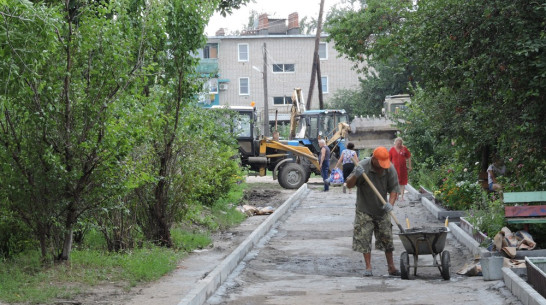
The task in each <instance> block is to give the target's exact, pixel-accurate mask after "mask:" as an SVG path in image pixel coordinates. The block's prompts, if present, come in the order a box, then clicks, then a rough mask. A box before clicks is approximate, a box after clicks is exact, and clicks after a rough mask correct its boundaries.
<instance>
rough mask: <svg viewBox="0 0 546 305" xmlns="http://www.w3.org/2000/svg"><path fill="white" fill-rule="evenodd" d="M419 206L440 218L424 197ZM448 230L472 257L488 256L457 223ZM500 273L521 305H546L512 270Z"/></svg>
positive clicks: (416, 193)
mask: <svg viewBox="0 0 546 305" xmlns="http://www.w3.org/2000/svg"><path fill="white" fill-rule="evenodd" d="M406 189H407V190H408V191H409V192H410V193H411V194H413V195H417V196H420V195H421V194H420V193H419V191H417V190H416V189H415V188H413V187H412V186H411V185H409V184H408V185H407V186H406ZM421 204H423V206H425V208H426V209H427V210H429V212H431V213H432V214H433V215H435V216H437V217H438V219H441V218H442V217H441V215H440V214H441V210H440V209H439V208H438V207H437V206H436V205H435V204H433V203H432V202H431V201H430V200H428V199H427V198H425V197H421ZM444 218H445V216H444ZM450 219H451V217H450ZM449 229H450V230H451V234H453V236H454V237H455V239H457V241H459V242H460V243H461V244H463V245H464V246H465V247H467V248H468V249H469V250H470V252H472V254H473V255H474V256H476V257H484V256H486V253H487V254H489V251H487V249H485V248H483V247H480V244H479V243H478V242H477V241H476V240H474V238H472V237H471V236H469V235H468V234H466V232H465V231H464V230H463V229H461V228H460V227H459V225H458V224H457V223H455V222H450V223H449ZM502 273H503V281H504V284H505V285H506V287H507V288H508V289H509V290H510V292H512V294H513V295H515V296H516V297H517V298H518V299H519V300H520V301H521V302H522V303H523V305H546V298H544V297H543V296H542V295H540V294H539V293H538V292H537V291H536V290H534V289H533V287H531V285H529V284H528V283H527V282H526V281H525V280H523V279H522V278H521V277H520V276H519V275H518V274H517V273H516V272H514V270H512V269H511V268H507V267H503V268H502Z"/></svg>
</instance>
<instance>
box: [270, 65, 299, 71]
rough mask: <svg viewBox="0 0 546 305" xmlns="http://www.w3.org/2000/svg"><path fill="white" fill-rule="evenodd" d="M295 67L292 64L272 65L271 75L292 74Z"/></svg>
mask: <svg viewBox="0 0 546 305" xmlns="http://www.w3.org/2000/svg"><path fill="white" fill-rule="evenodd" d="M294 72H296V65H294V64H274V65H273V73H294Z"/></svg>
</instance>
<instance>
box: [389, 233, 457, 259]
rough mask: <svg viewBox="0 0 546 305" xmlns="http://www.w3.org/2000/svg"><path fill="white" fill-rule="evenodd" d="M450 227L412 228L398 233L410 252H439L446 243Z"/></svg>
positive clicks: (418, 253) (416, 253)
mask: <svg viewBox="0 0 546 305" xmlns="http://www.w3.org/2000/svg"><path fill="white" fill-rule="evenodd" d="M449 232H450V230H449V228H448V227H436V228H411V229H406V230H404V233H398V236H399V237H400V240H401V241H402V245H404V248H405V249H406V252H407V253H408V254H414V255H420V254H438V253H440V252H442V251H443V250H444V247H445V245H446V238H447V233H449Z"/></svg>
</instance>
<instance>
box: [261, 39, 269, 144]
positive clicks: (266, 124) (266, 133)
mask: <svg viewBox="0 0 546 305" xmlns="http://www.w3.org/2000/svg"><path fill="white" fill-rule="evenodd" d="M263 53H264V67H263V71H262V75H263V80H264V132H263V134H264V136H266V137H269V101H268V100H267V47H266V45H265V42H264V49H263Z"/></svg>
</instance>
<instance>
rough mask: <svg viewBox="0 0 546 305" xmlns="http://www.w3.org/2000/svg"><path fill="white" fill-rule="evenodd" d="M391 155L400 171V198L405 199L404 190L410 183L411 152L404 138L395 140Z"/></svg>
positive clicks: (397, 170)
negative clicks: (405, 144)
mask: <svg viewBox="0 0 546 305" xmlns="http://www.w3.org/2000/svg"><path fill="white" fill-rule="evenodd" d="M389 157H390V160H391V162H392V163H393V164H394V168H396V172H397V173H398V184H400V200H401V201H404V190H405V188H406V184H408V169H409V170H411V153H410V151H409V149H408V148H407V147H406V146H404V144H403V140H402V138H400V137H399V138H396V139H395V140H394V146H393V147H392V148H391V149H390V150H389Z"/></svg>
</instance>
